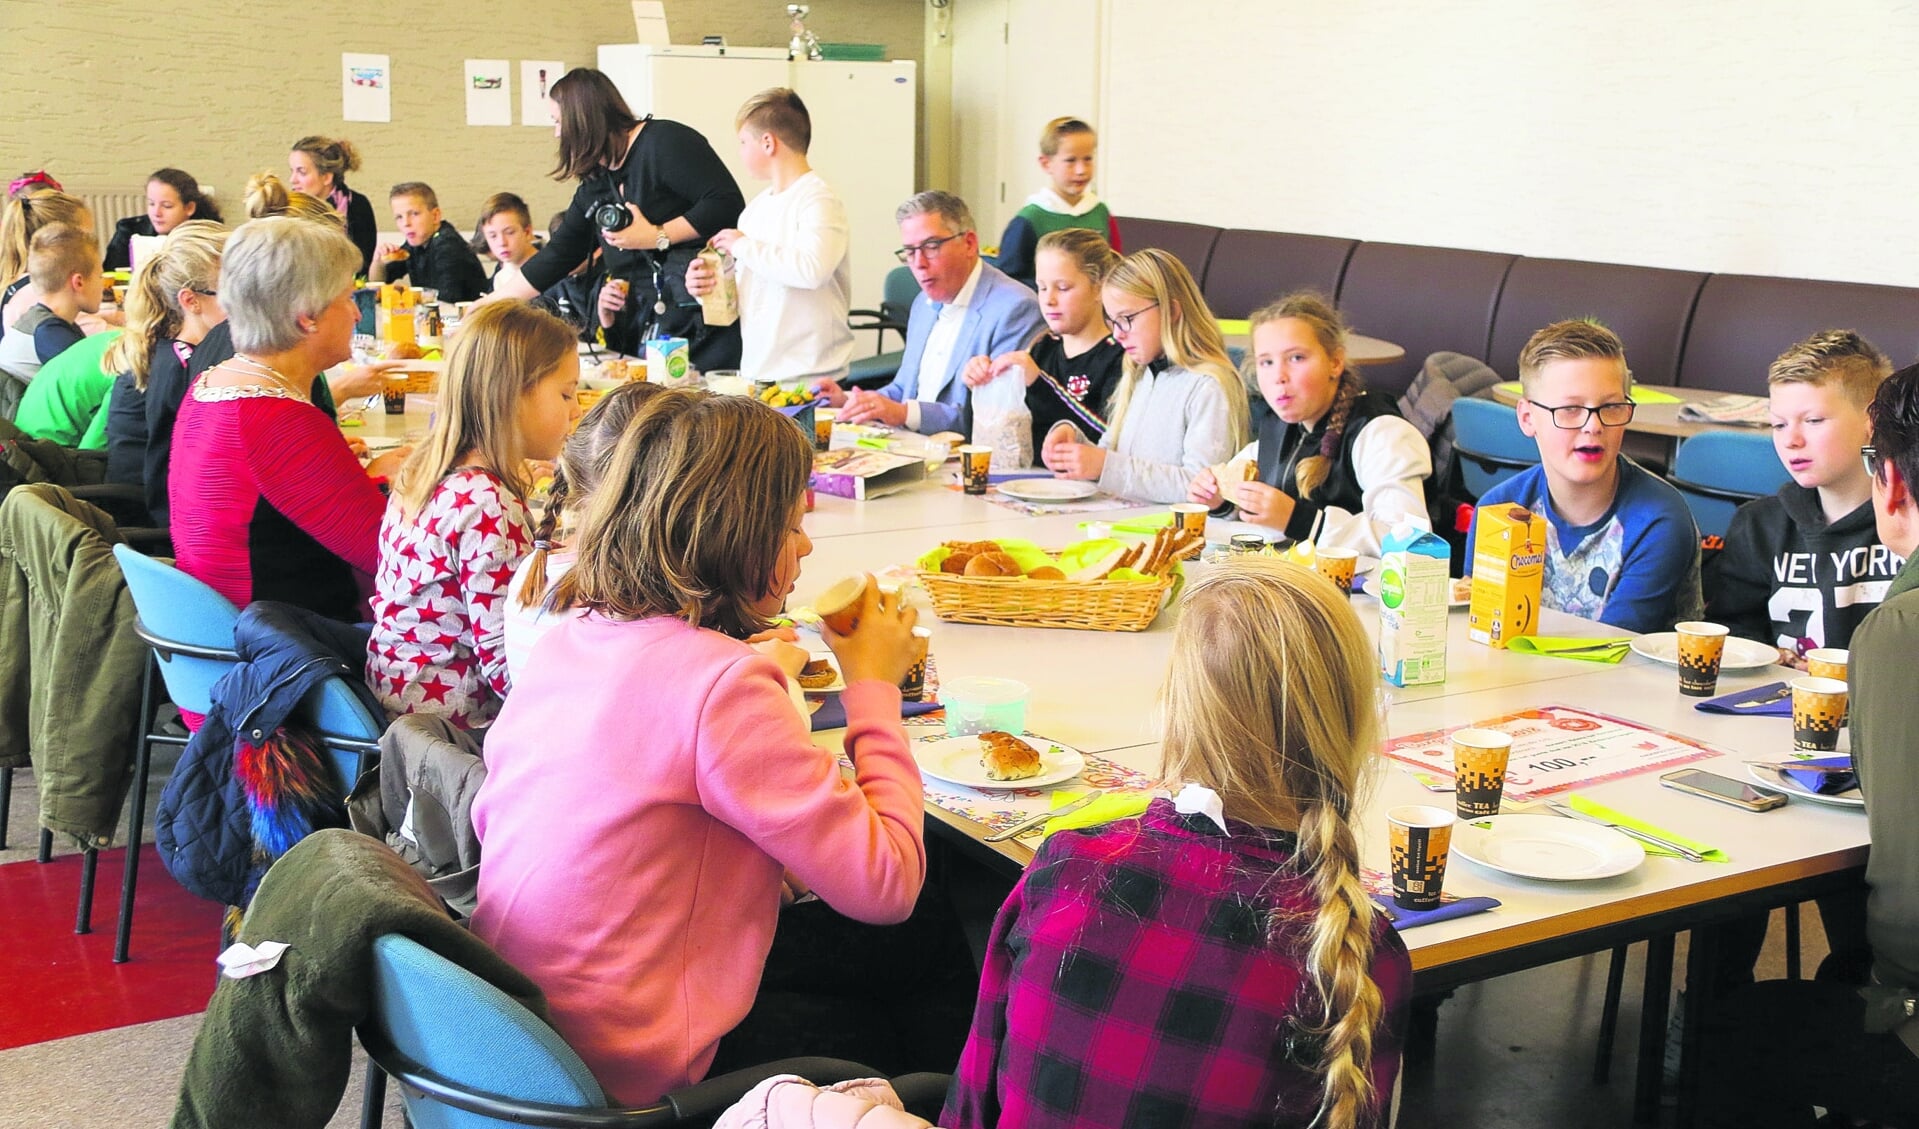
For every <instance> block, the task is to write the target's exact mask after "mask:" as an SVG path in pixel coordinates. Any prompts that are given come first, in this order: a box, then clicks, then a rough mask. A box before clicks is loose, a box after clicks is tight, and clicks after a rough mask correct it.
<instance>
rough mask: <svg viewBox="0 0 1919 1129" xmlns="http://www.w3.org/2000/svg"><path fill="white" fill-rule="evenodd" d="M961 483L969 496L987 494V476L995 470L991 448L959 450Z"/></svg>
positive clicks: (967, 447)
mask: <svg viewBox="0 0 1919 1129" xmlns="http://www.w3.org/2000/svg"><path fill="white" fill-rule="evenodd" d="M959 456H960V483H961V485H962V486H963V487H964V488H965V490H966V492H967V493H968V494H984V493H986V481H987V476H988V475H989V474H990V473H991V472H992V470H993V449H992V448H991V447H976V446H971V445H969V446H965V447H961V448H960V449H959Z"/></svg>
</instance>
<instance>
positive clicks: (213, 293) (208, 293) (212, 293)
mask: <svg viewBox="0 0 1919 1129" xmlns="http://www.w3.org/2000/svg"><path fill="white" fill-rule="evenodd" d="M187 289H188V290H191V291H193V292H194V293H195V294H198V295H200V296H201V297H204V298H218V297H219V296H220V292H219V291H218V290H202V289H200V288H199V287H198V286H189V287H187Z"/></svg>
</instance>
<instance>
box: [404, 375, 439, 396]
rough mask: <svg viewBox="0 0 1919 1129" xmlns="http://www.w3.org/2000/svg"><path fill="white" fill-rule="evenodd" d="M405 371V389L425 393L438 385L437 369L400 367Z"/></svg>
mask: <svg viewBox="0 0 1919 1129" xmlns="http://www.w3.org/2000/svg"><path fill="white" fill-rule="evenodd" d="M401 371H403V372H405V373H406V390H407V391H408V392H418V393H421V394H423V395H424V394H425V393H428V392H431V391H433V390H434V389H435V388H437V387H439V384H440V372H439V370H438V369H402V370H401Z"/></svg>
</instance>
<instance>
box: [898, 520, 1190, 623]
mask: <svg viewBox="0 0 1919 1129" xmlns="http://www.w3.org/2000/svg"><path fill="white" fill-rule="evenodd" d="M1000 544H1002V545H1004V546H1007V547H1008V548H1009V550H1011V551H1012V552H1013V555H1015V556H1019V555H1021V554H1022V552H1025V551H1031V550H1030V547H1029V546H1026V545H1024V544H1023V543H1019V542H1013V541H1004V540H1003V541H1001V542H1000ZM1115 544H1117V543H1116V542H1115ZM1069 552H1070V550H1069ZM941 555H943V554H942V552H941V551H939V550H936V551H934V552H932V553H928V554H927V555H926V556H924V557H922V558H920V571H919V583H920V586H921V587H922V588H925V589H926V592H927V595H928V596H930V597H931V598H932V601H933V614H934V615H937V616H939V617H940V618H941V619H943V620H946V621H947V622H949V623H983V624H988V625H991V626H995V627H1061V628H1071V629H1075V630H1080V631H1144V630H1146V629H1147V628H1148V627H1151V626H1152V624H1153V620H1154V619H1156V618H1157V617H1158V616H1159V612H1160V609H1161V608H1162V607H1164V606H1165V605H1166V603H1167V602H1168V599H1169V597H1170V596H1171V595H1173V594H1175V593H1176V591H1177V589H1178V588H1179V586H1180V584H1181V582H1182V581H1183V579H1184V578H1183V576H1182V575H1181V573H1180V572H1179V570H1178V568H1177V567H1176V566H1175V567H1173V568H1171V569H1170V570H1169V571H1168V572H1166V573H1165V574H1164V575H1159V576H1138V574H1131V575H1133V576H1137V577H1138V578H1137V579H1105V580H1071V579H1068V580H1035V579H1033V578H1032V577H1030V576H959V575H955V574H953V573H949V572H941V571H940V570H939V559H938V558H939V557H940V556H941ZM1058 555H1059V554H1048V556H1058ZM929 566H930V567H929Z"/></svg>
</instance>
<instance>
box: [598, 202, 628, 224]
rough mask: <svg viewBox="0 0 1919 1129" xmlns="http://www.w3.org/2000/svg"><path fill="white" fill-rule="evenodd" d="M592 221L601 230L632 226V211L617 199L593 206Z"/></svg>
mask: <svg viewBox="0 0 1919 1129" xmlns="http://www.w3.org/2000/svg"><path fill="white" fill-rule="evenodd" d="M593 222H594V223H595V224H596V225H598V226H599V229H600V230H601V231H621V230H624V229H626V228H629V227H632V226H633V212H632V211H631V210H630V209H629V208H627V206H626V205H625V204H622V203H620V202H619V201H618V200H609V201H607V202H606V203H604V204H595V205H594V206H593Z"/></svg>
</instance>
